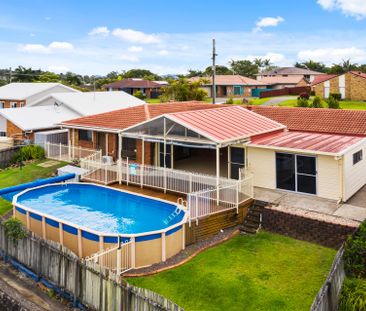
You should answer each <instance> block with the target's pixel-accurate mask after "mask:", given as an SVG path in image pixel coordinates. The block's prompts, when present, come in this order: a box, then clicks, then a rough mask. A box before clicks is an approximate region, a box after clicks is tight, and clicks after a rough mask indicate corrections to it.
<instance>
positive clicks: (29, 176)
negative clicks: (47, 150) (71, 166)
mask: <svg viewBox="0 0 366 311" xmlns="http://www.w3.org/2000/svg"><path fill="white" fill-rule="evenodd" d="M45 161H47V160H37V161H34V162H32V163H28V164H26V165H25V166H23V167H22V168H18V167H17V168H15V167H11V168H7V169H4V170H1V171H0V189H2V188H6V187H10V186H15V185H18V184H22V183H26V182H30V181H33V180H36V179H39V178H46V177H50V176H52V174H53V173H54V172H55V170H56V169H57V168H59V167H61V166H64V165H65V163H64V162H57V164H56V165H54V166H51V167H40V166H38V165H37V164H39V163H42V162H45ZM11 208H12V205H11V203H10V202H8V201H6V200H4V199H2V198H0V215H3V214H5V213H7V212H8V211H9V210H11Z"/></svg>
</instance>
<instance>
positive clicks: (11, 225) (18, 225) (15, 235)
mask: <svg viewBox="0 0 366 311" xmlns="http://www.w3.org/2000/svg"><path fill="white" fill-rule="evenodd" d="M4 227H5V233H6V235H7V236H9V237H11V238H12V239H13V240H14V241H18V240H21V239H24V238H25V237H26V236H27V233H26V232H25V230H24V229H23V226H22V222H21V221H20V220H19V219H16V218H14V217H11V218H9V219H8V220H7V221H5V223H4Z"/></svg>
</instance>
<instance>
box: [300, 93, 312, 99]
mask: <svg viewBox="0 0 366 311" xmlns="http://www.w3.org/2000/svg"><path fill="white" fill-rule="evenodd" d="M299 97H300V98H305V99H309V98H310V95H309V93H306V92H302V93H300V95H299Z"/></svg>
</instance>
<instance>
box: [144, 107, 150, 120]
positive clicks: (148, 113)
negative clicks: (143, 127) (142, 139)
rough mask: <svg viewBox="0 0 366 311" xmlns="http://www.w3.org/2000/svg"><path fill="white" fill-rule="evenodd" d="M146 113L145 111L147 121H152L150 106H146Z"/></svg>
mask: <svg viewBox="0 0 366 311" xmlns="http://www.w3.org/2000/svg"><path fill="white" fill-rule="evenodd" d="M144 111H145V116H146V120H150V119H151V115H150V110H149V106H148V104H145V105H144Z"/></svg>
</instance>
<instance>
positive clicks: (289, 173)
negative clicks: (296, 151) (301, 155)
mask: <svg viewBox="0 0 366 311" xmlns="http://www.w3.org/2000/svg"><path fill="white" fill-rule="evenodd" d="M276 175H277V188H278V189H284V190H290V191H296V181H295V178H296V173H295V155H293V154H286V153H277V154H276Z"/></svg>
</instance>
